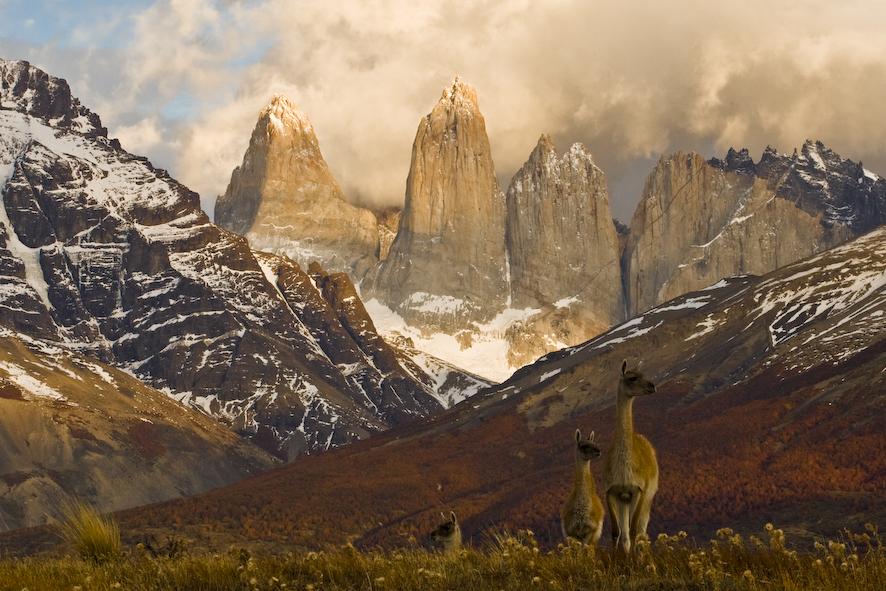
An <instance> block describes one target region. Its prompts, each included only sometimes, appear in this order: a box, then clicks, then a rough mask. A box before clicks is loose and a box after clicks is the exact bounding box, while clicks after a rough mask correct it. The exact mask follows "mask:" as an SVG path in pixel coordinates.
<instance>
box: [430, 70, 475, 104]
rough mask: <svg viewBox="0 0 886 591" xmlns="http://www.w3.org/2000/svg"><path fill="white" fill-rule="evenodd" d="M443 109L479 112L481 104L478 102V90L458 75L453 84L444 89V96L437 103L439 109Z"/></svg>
mask: <svg viewBox="0 0 886 591" xmlns="http://www.w3.org/2000/svg"><path fill="white" fill-rule="evenodd" d="M441 107H442V108H445V109H447V110H449V109H456V110H458V111H465V112H468V113H475V112H479V111H480V102H479V101H478V100H477V90H476V89H475V88H474V87H473V86H471V85H470V84H468V83H467V82H465V81H464V80H462V79H461V78H460V77H459V76H458V75H456V76H455V78H454V79H453V80H452V84H450V85H449V86H447V87H446V88H444V89H443V94H442V95H441V96H440V100H439V102H438V103H437V108H441Z"/></svg>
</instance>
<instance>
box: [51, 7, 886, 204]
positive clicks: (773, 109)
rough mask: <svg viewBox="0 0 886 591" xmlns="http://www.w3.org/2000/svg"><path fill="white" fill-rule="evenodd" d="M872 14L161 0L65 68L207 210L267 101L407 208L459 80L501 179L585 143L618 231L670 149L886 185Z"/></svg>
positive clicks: (368, 193)
mask: <svg viewBox="0 0 886 591" xmlns="http://www.w3.org/2000/svg"><path fill="white" fill-rule="evenodd" d="M872 4H873V3H869V2H863V1H862V0H857V1H847V2H842V3H834V2H825V1H819V0H809V1H807V2H804V3H786V2H785V3H778V2H771V1H768V0H765V1H764V0H747V1H746V2H743V3H740V4H735V3H726V4H724V3H712V2H709V1H707V0H704V1H703V0H684V1H682V2H680V3H665V2H658V1H639V0H637V1H633V2H625V1H619V2H614V1H613V2H609V1H605V2H604V1H590V0H549V1H546V2H543V3H542V2H531V1H529V0H501V1H495V2H493V1H490V0H485V1H484V0H475V1H467V0H444V1H435V2H415V1H414V0H409V1H406V0H377V1H376V2H364V1H362V0H327V1H325V2H319V1H299V2H295V1H291V0H252V1H236V0H232V1H228V2H223V3H217V2H210V1H209V0H161V1H158V2H156V3H154V4H153V5H151V6H149V7H148V8H147V9H145V10H143V11H141V12H139V13H137V14H135V15H130V18H129V20H128V21H127V22H129V23H131V29H132V34H131V39H128V40H127V42H126V44H125V46H124V48H123V50H122V51H121V52H119V54H114V55H112V56H110V57H109V56H107V55H106V54H104V53H100V52H95V53H93V54H92V55H93V57H94V58H95V60H98V59H99V58H101V59H102V60H104V61H105V62H113V63H119V64H120V65H119V67H118V68H117V69H111V70H110V71H109V70H108V69H99V68H97V67H92V68H91V69H92V70H93V71H92V72H91V73H89V74H88V75H86V73H84V70H83V69H78V68H82V66H75V65H71V68H72V69H74V70H76V71H77V72H79V73H80V74H79V78H80V79H82V80H83V81H84V84H85V91H84V89H83V88H81V87H80V85H79V84H74V90H75V92H76V93H77V94H79V95H81V96H82V97H83V98H84V100H86V102H87V103H88V104H91V105H95V106H96V107H97V110H98V111H99V112H100V113H101V114H102V115H103V117H105V119H107V120H108V123H109V125H110V127H111V131H112V133H116V134H118V135H125V134H128V135H129V137H130V139H129V140H127V141H129V142H133V143H132V145H133V146H143V149H144V150H145V151H146V152H147V155H149V156H150V157H152V158H153V159H157V160H159V161H158V162H157V164H158V165H160V166H164V167H167V168H170V169H171V171H172V172H173V173H174V174H176V175H177V176H178V177H179V178H180V179H181V180H182V181H183V182H185V183H186V184H188V185H190V186H191V187H192V188H194V189H195V190H197V191H199V192H200V193H201V195H202V196H203V198H204V205H205V206H206V207H207V208H208V209H210V210H211V207H212V202H213V201H214V198H215V195H217V194H219V193H221V192H223V191H224V189H225V186H226V184H227V182H228V180H229V178H230V172H231V170H232V168H233V167H234V166H235V165H237V164H239V162H240V160H241V159H242V155H243V152H244V150H245V148H246V145H247V143H248V140H249V135H250V132H251V130H252V127H253V125H254V124H255V119H256V117H257V114H258V111H259V110H260V109H261V107H262V106H263V105H264V104H265V102H266V101H267V100H268V98H269V97H270V96H271V94H272V93H274V92H283V93H285V94H287V95H288V96H289V97H290V98H291V99H292V100H293V101H294V102H296V103H297V104H298V105H300V107H301V108H302V109H303V110H304V111H305V112H306V113H307V114H308V116H309V117H310V118H311V120H312V122H313V123H314V126H315V128H316V129H317V132H318V135H319V139H320V144H321V147H322V149H323V151H324V154H325V155H326V157H327V160H328V161H329V163H330V166H331V168H332V169H333V171H334V172H335V173H336V176H337V177H338V179H339V181H340V182H341V184H342V186H343V187H344V188H345V190H346V192H347V194H348V195H349V196H350V197H351V199H353V200H355V201H359V202H363V203H368V204H374V205H384V204H391V203H401V202H402V199H403V193H404V189H405V181H406V175H407V172H408V166H409V157H410V150H411V144H412V140H413V137H414V134H415V129H416V126H417V123H418V121H419V119H420V118H421V117H422V116H423V115H425V114H426V113H427V112H428V111H429V110H430V108H431V107H432V106H433V104H434V102H435V101H436V100H437V98H438V97H439V95H440V92H441V91H442V89H443V87H444V86H445V85H446V84H447V83H448V82H449V81H450V80H451V79H452V77H453V76H454V75H455V74H460V75H461V76H462V77H463V78H465V79H466V80H468V81H469V82H470V83H471V84H473V85H474V86H475V87H476V88H477V90H478V93H479V97H480V106H481V109H482V111H483V113H484V114H485V116H486V120H487V126H488V130H489V133H490V138H491V142H492V147H493V156H494V158H495V163H496V168H497V171H498V173H499V176H500V178H501V179H502V181H503V182H504V183H506V182H507V180H508V178H509V177H510V175H511V174H513V172H514V171H515V170H516V169H517V168H518V167H519V166H520V165H521V164H522V163H523V161H524V160H525V159H526V157H527V156H528V154H529V152H530V151H531V149H532V148H533V146H534V144H535V142H536V140H537V138H538V136H539V134H540V133H542V132H547V133H551V134H553V136H554V138H555V140H556V141H557V143H558V145H559V147H560V149H561V150H565V149H566V148H567V147H568V145H569V144H570V143H571V142H573V141H582V142H584V143H586V144H587V145H588V146H589V147H590V149H591V151H592V153H593V154H594V158H595V160H596V161H597V163H598V164H599V165H601V166H602V167H603V169H604V170H605V171H606V173H607V175H608V178H609V181H610V186H611V187H612V193H613V208H614V211H615V213H616V214H617V215H618V216H619V217H621V218H623V219H625V218H629V217H630V213H631V210H632V209H633V206H634V204H635V203H636V201H637V199H638V197H639V191H640V188H641V187H642V182H643V178H644V177H645V175H646V174H647V173H648V172H649V169H650V166H651V163H652V162H654V160H655V159H657V158H658V157H659V155H661V154H662V153H668V152H671V151H675V150H678V149H681V150H696V151H700V152H702V153H703V154H705V155H709V156H711V155H714V154H715V153H722V152H723V151H725V150H726V149H727V148H728V147H729V146H733V145H734V146H747V147H749V148H751V149H752V150H754V151H757V152H759V151H760V150H762V148H763V147H764V146H765V145H767V144H773V145H776V146H777V147H778V148H780V149H782V150H783V151H791V150H792V149H793V147H795V146H798V145H799V144H801V143H802V142H803V140H804V139H806V138H807V137H813V138H818V139H822V140H823V141H825V142H826V143H828V144H829V145H830V146H831V147H833V148H834V149H836V150H837V151H839V152H840V153H842V154H843V155H844V156H846V157H852V158H854V159H856V160H858V159H861V160H863V161H864V163H865V165H866V166H867V167H868V168H870V169H872V170H875V171H877V170H879V171H881V172H886V102H884V101H882V97H883V96H886V92H884V91H886V37H884V36H883V35H882V34H881V30H880V26H879V23H881V22H882V20H883V18H884V17H886V7H880V6H872ZM48 53H49V54H53V50H52V49H50V50H48ZM53 55H55V54H53ZM50 61H51V60H50ZM80 63H81V64H82V63H83V62H82V61H81V62H80ZM97 63H100V62H98V61H94V62H87V67H88V66H95V65H96V64H97ZM107 78H113V79H114V82H113V83H109V82H108V80H107ZM73 82H74V81H72V83H73ZM109 87H110V88H112V89H113V91H112V92H110V93H109V92H108V88H109ZM84 92H86V93H88V94H89V95H90V96H86V94H84ZM93 98H94V101H92V100H88V99H93ZM182 105H184V106H182ZM174 107H175V108H174ZM155 134H156V135H155ZM157 136H159V139H158V137H157ZM149 140H150V141H149ZM138 142H141V144H139V143H138ZM167 159H168V160H167ZM164 160H166V161H164Z"/></svg>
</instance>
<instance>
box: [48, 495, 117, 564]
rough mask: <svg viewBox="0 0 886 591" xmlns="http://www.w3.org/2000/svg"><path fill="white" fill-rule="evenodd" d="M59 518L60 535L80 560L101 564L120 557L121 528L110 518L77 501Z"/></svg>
mask: <svg viewBox="0 0 886 591" xmlns="http://www.w3.org/2000/svg"><path fill="white" fill-rule="evenodd" d="M62 515H63V521H62V523H61V525H60V526H59V534H60V535H61V538H62V539H63V540H64V541H65V542H66V543H67V544H68V545H69V546H70V547H71V548H72V549H73V550H74V552H76V553H77V555H78V556H79V557H80V558H81V559H83V560H85V561H87V562H92V563H95V564H103V563H106V562H108V561H111V560H113V559H115V558H117V557H119V556H120V554H121V548H122V544H121V542H120V528H119V527H118V526H117V523H116V522H115V521H114V520H113V519H111V518H110V517H104V516H102V514H101V513H99V512H98V511H97V510H96V509H95V507H92V506H91V505H87V504H86V503H83V502H80V501H75V502H72V503H69V504H68V505H67V506H65V507H64V509H63V511H62Z"/></svg>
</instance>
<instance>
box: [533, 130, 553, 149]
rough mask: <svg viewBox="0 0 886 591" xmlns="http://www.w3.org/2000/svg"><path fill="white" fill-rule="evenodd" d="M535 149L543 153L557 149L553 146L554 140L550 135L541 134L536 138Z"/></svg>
mask: <svg viewBox="0 0 886 591" xmlns="http://www.w3.org/2000/svg"><path fill="white" fill-rule="evenodd" d="M536 149H541V150H544V151H545V152H553V151H556V150H557V147H556V146H555V145H554V140H553V138H551V136H550V134H547V133H542V134H541V135H540V136H538V142H537V143H536Z"/></svg>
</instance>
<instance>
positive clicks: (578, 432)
mask: <svg viewBox="0 0 886 591" xmlns="http://www.w3.org/2000/svg"><path fill="white" fill-rule="evenodd" d="M580 441H581V429H576V430H575V442H576V443H578V442H580Z"/></svg>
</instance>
